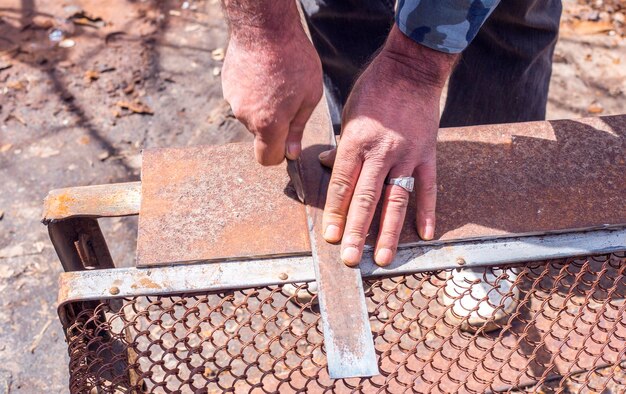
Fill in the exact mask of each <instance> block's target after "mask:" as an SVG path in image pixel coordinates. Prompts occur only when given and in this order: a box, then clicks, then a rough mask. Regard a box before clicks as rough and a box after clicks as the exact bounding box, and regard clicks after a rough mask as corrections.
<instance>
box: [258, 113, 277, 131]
mask: <svg viewBox="0 0 626 394" xmlns="http://www.w3.org/2000/svg"><path fill="white" fill-rule="evenodd" d="M253 124H254V128H255V129H256V131H258V132H259V133H266V132H269V131H272V130H275V129H276V128H277V126H278V124H279V120H278V118H277V117H276V116H273V115H268V114H257V116H255V117H254V122H253Z"/></svg>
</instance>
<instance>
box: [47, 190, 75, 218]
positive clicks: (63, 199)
mask: <svg viewBox="0 0 626 394" xmlns="http://www.w3.org/2000/svg"><path fill="white" fill-rule="evenodd" d="M74 204H76V197H75V196H74V195H72V194H71V191H69V190H67V189H63V190H61V191H60V193H58V194H52V193H51V194H50V195H48V197H47V198H46V203H45V216H46V217H59V216H66V215H68V214H70V213H71V207H72V205H74Z"/></svg>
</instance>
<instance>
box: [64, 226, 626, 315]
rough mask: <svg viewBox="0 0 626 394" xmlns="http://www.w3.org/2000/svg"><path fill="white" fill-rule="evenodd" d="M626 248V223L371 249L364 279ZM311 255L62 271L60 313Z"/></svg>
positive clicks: (286, 279) (290, 276) (203, 287)
mask: <svg viewBox="0 0 626 394" xmlns="http://www.w3.org/2000/svg"><path fill="white" fill-rule="evenodd" d="M624 250H626V228H614V229H604V230H593V231H581V232H574V233H567V234H555V235H549V236H544V235H541V236H530V237H511V238H507V239H494V240H485V241H479V242H476V241H474V242H467V241H464V242H459V243H454V244H448V245H424V246H408V247H401V249H400V250H399V251H398V256H397V257H396V260H395V261H394V263H393V264H392V265H390V266H389V267H384V268H383V267H378V266H376V265H375V264H374V261H373V258H372V253H371V251H366V252H365V254H364V258H363V261H362V263H361V267H360V268H361V275H362V277H363V278H374V277H387V276H395V275H406V274H414V273H420V272H432V271H438V270H442V269H450V268H459V267H480V266H496V265H497V266H505V265H510V264H516V263H521V262H528V261H537V260H538V259H537V255H541V256H542V258H541V259H540V260H548V259H559V258H567V257H576V256H587V255H593V254H604V253H614V252H619V251H624ZM314 280H315V270H314V264H313V259H312V257H311V256H298V257H281V258H268V259H263V260H260V259H259V260H242V261H230V262H222V263H219V264H216V263H214V262H203V263H198V264H191V265H176V266H165V267H152V268H115V269H101V270H87V271H77V272H66V273H62V274H61V275H60V278H59V296H58V305H59V306H58V308H59V312H60V313H61V310H62V308H63V306H64V305H65V304H67V303H71V302H75V301H89V300H101V299H109V298H122V297H135V296H156V295H168V294H181V293H194V292H205V291H220V290H233V289H241V288H250V287H262V286H270V285H276V284H285V283H294V282H312V281H314Z"/></svg>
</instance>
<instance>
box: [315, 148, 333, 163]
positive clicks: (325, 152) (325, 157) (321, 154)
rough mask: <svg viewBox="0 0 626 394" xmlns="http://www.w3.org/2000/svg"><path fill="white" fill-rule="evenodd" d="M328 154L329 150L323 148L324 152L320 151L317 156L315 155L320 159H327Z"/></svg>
mask: <svg viewBox="0 0 626 394" xmlns="http://www.w3.org/2000/svg"><path fill="white" fill-rule="evenodd" d="M329 154H330V151H329V150H325V151H324V152H322V153H320V154H319V156H317V157H318V158H319V159H320V160H322V161H323V160H326V159H328V155H329Z"/></svg>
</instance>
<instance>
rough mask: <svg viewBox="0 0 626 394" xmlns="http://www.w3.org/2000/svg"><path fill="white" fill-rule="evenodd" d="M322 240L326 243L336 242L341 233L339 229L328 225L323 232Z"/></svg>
mask: <svg viewBox="0 0 626 394" xmlns="http://www.w3.org/2000/svg"><path fill="white" fill-rule="evenodd" d="M324 239H325V240H326V241H328V242H337V241H339V240H340V239H341V232H340V231H339V227H338V226H335V225H334V224H329V225H328V226H326V230H324Z"/></svg>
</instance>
